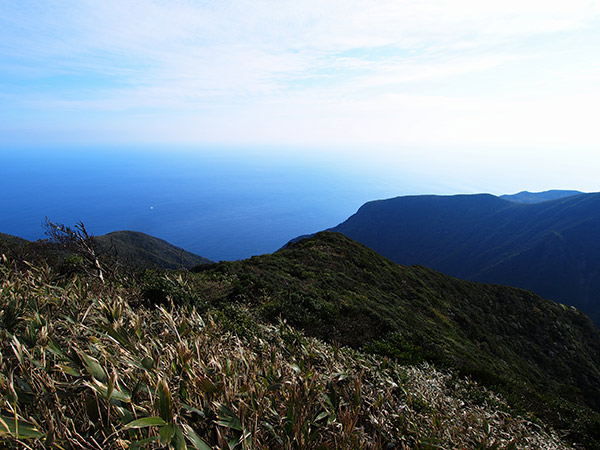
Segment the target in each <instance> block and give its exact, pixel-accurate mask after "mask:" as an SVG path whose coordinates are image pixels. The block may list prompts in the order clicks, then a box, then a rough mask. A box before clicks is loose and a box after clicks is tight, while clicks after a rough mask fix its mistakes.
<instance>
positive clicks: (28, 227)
mask: <svg viewBox="0 0 600 450" xmlns="http://www.w3.org/2000/svg"><path fill="white" fill-rule="evenodd" d="M408 184H409V183H408V181H407V180H406V179H403V178H402V177H400V176H398V177H393V176H392V177H388V178H387V179H385V180H384V179H383V178H382V177H378V176H374V175H373V174H368V173H366V172H364V171H362V170H360V169H359V168H350V167H348V166H344V165H343V164H335V163H334V162H330V163H319V164H316V163H315V162H312V161H309V160H308V159H305V160H303V159H302V158H296V159H285V158H272V157H268V156H262V157H261V156H256V155H254V154H251V152H250V153H244V152H243V151H239V152H234V151H228V152H217V151H212V152H211V151H207V150H202V151H201V150H198V151H195V152H194V151H190V150H187V151H179V150H169V149H152V150H143V149H110V150H105V149H85V150H77V149H72V150H57V149H44V150H37V151H36V150H19V151H10V152H9V151H4V152H3V153H2V164H1V167H0V190H1V192H2V197H1V200H0V232H3V233H8V234H13V235H16V236H20V237H23V238H25V239H30V240H35V239H40V238H44V237H45V236H44V229H43V227H42V225H43V222H44V220H45V217H48V218H49V219H50V220H52V221H54V222H59V223H64V224H66V225H74V224H75V223H77V222H79V221H82V222H83V223H84V224H85V225H86V227H87V229H88V230H89V231H90V232H91V233H93V234H95V235H101V234H105V233H108V232H111V231H116V230H135V231H141V232H144V233H147V234H150V235H152V236H156V237H159V238H161V239H164V240H166V241H168V242H170V243H171V244H174V245H177V246H179V247H182V248H184V249H186V250H188V251H191V252H193V253H196V254H199V255H201V256H204V257H206V258H209V259H211V260H214V261H220V260H236V259H243V258H248V257H250V256H252V255H258V254H263V253H270V252H273V251H275V250H277V249H279V248H281V247H282V246H284V245H285V244H286V243H287V242H288V241H289V240H290V239H293V238H294V237H297V236H299V235H303V234H309V233H314V232H317V231H320V230H323V229H326V228H329V227H332V226H335V225H337V224H338V223H340V222H341V221H343V220H345V219H346V218H347V217H349V216H350V215H351V214H353V213H354V212H355V211H356V210H357V209H358V208H359V207H360V206H361V205H362V204H363V203H365V202H366V201H369V200H374V199H377V198H386V197H391V196H395V195H401V194H404V193H406V192H408V190H410V189H409V187H408Z"/></svg>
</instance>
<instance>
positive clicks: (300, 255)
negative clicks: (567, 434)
mask: <svg viewBox="0 0 600 450" xmlns="http://www.w3.org/2000/svg"><path fill="white" fill-rule="evenodd" d="M199 280H204V283H212V284H211V285H212V286H213V288H214V286H215V284H214V283H221V284H219V285H220V286H221V289H216V288H214V289H213V292H215V294H214V296H213V297H212V300H211V301H212V302H213V304H223V303H224V302H226V303H227V304H230V302H232V301H233V302H236V303H242V304H245V305H250V306H252V307H253V308H254V310H255V311H256V312H257V313H258V314H259V315H260V316H262V317H265V318H267V319H270V320H276V319H277V318H278V317H283V318H285V319H286V320H287V321H288V323H290V324H291V325H293V326H296V327H300V328H302V329H303V330H305V332H306V333H308V334H309V335H312V336H317V337H319V338H322V339H326V340H328V341H329V342H334V343H338V344H342V345H349V346H353V347H357V348H363V349H366V350H368V351H370V352H375V353H380V354H384V355H389V356H394V357H397V358H398V359H399V360H400V361H403V362H406V363H418V362H420V361H430V362H433V363H435V364H436V365H438V366H440V367H448V368H454V369H458V370H459V371H460V372H461V373H463V374H469V375H471V376H473V377H474V378H475V379H477V380H479V381H481V382H483V383H485V384H487V385H488V386H493V387H494V388H496V389H498V390H500V391H501V392H503V393H504V394H505V395H507V396H508V397H509V398H510V399H511V401H513V406H519V407H521V408H524V409H528V410H531V411H533V412H535V414H537V415H539V416H540V417H544V418H545V419H548V420H551V421H552V423H554V424H555V425H558V426H560V427H562V428H564V429H568V428H571V427H575V428H577V430H576V432H575V433H574V436H578V437H579V438H581V437H582V436H588V437H589V436H590V434H594V433H596V434H594V436H595V438H597V439H600V436H598V435H597V433H598V428H595V427H596V426H597V425H598V424H600V422H599V421H598V414H597V412H594V411H600V333H599V331H598V330H597V328H596V327H595V326H594V324H593V323H592V322H591V321H590V319H589V318H588V317H586V316H585V315H584V314H582V313H581V312H579V311H577V310H576V309H574V308H571V307H567V306H564V305H560V304H557V303H554V302H551V301H547V300H543V299H541V298H540V297H538V296H536V295H534V294H532V293H530V292H526V291H523V290H520V289H516V288H506V287H500V286H493V285H485V284H479V283H473V282H467V281H461V280H457V279H454V278H450V277H448V276H445V275H442V274H440V273H437V272H435V271H432V270H429V269H426V268H424V267H407V266H398V265H396V264H394V263H392V262H391V261H390V260H388V259H386V258H384V257H382V256H380V255H379V254H377V253H375V252H374V251H372V250H370V249H368V248H366V247H364V246H363V245H361V244H358V243H356V242H353V241H351V240H350V239H348V238H346V237H345V236H342V235H340V234H337V233H329V232H324V233H319V234H317V235H315V236H314V237H312V238H310V239H306V240H302V241H299V242H297V243H293V244H290V245H289V246H288V247H287V248H285V249H283V250H280V251H279V252H277V253H275V254H272V255H264V256H260V257H253V258H251V259H249V260H245V261H240V262H235V263H231V262H229V263H221V264H219V265H217V266H215V267H213V268H210V269H208V270H206V269H205V270H202V271H201V273H200V278H199ZM217 280H218V281H217ZM225 285H226V286H229V288H227V289H224V288H223V286H225Z"/></svg>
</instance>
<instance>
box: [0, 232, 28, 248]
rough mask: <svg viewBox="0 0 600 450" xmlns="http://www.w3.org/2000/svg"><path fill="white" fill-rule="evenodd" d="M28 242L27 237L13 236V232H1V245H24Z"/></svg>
mask: <svg viewBox="0 0 600 450" xmlns="http://www.w3.org/2000/svg"><path fill="white" fill-rule="evenodd" d="M27 242H28V241H27V239H23V238H20V237H18V236H13V235H11V234H4V233H0V245H2V244H4V245H24V244H26V243H27Z"/></svg>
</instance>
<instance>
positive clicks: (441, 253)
mask: <svg viewBox="0 0 600 450" xmlns="http://www.w3.org/2000/svg"><path fill="white" fill-rule="evenodd" d="M332 231H337V232H340V233H343V234H345V235H346V236H348V237H350V238H351V239H354V240H357V241H359V242H361V243H363V244H365V245H367V246H368V247H370V248H372V249H374V250H376V251H377V252H379V253H381V254H382V255H384V256H386V257H388V258H390V259H391V260H393V261H395V262H398V263H400V264H420V265H424V266H426V267H431V268H433V269H435V270H439V271H440V272H443V273H447V274H449V275H452V276H455V277H459V278H463V279H468V280H473V281H483V282H489V283H498V284H503V285H510V286H517V287H521V288H524V289H528V290H532V291H534V292H536V293H537V294H539V295H541V296H542V297H545V298H549V299H552V300H555V301H560V302H562V303H566V304H569V305H574V306H576V307H578V308H579V309H581V310H582V311H584V312H586V313H587V314H588V315H590V317H592V318H593V319H594V320H596V323H600V289H599V288H600V194H581V195H575V196H569V197H564V198H560V199H557V200H549V201H544V202H540V203H534V204H522V203H516V202H513V201H509V200H505V199H502V198H498V197H494V196H492V195H458V196H410V197H397V198H393V199H389V200H380V201H374V202H369V203H366V204H365V205H363V206H362V207H361V208H360V209H359V210H358V212H357V213H356V214H354V215H353V216H352V217H350V218H349V219H348V220H346V221H345V222H343V223H341V224H340V225H338V226H336V227H334V228H332Z"/></svg>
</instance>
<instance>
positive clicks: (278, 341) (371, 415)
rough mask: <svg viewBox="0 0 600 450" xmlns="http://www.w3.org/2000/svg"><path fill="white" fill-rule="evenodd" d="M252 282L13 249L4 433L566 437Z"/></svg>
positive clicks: (463, 442)
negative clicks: (324, 332) (347, 335)
mask: <svg viewBox="0 0 600 450" xmlns="http://www.w3.org/2000/svg"><path fill="white" fill-rule="evenodd" d="M247 264H249V266H248V267H249V268H250V269H248V270H252V269H251V267H252V262H248V263H247ZM299 264H301V261H299ZM257 267H260V266H257ZM257 270H258V269H257ZM261 270H262V269H261ZM298 270H299V271H301V270H305V271H306V270H308V269H307V268H306V266H302V265H300V266H299V267H298ZM257 273H262V274H264V272H261V271H260V270H259V271H258V272H257ZM321 275H322V274H321ZM298 276H301V277H302V279H303V280H310V278H311V277H312V276H313V275H311V274H308V273H305V274H302V273H299V274H298ZM365 276H368V274H367V275H365ZM317 278H319V277H317ZM249 281H250V280H249V279H245V281H244V280H243V277H242V275H241V273H239V274H238V273H235V270H234V268H233V267H232V266H230V265H225V266H217V268H212V269H208V270H204V271H203V272H201V273H200V274H197V275H193V274H188V273H177V272H171V273H160V272H145V273H144V274H143V275H140V276H136V277H132V276H131V275H127V276H125V275H119V274H114V275H113V276H111V277H110V278H109V279H107V280H106V282H104V283H102V282H101V281H100V280H99V279H98V278H97V277H93V276H91V275H86V274H77V273H71V274H65V273H60V272H57V271H56V270H54V269H51V268H50V267H49V266H48V265H47V264H43V263H39V264H35V265H28V264H26V263H24V262H22V261H21V262H19V261H15V260H13V259H10V258H7V257H6V256H5V255H2V256H1V257H0V283H1V290H0V393H1V396H0V412H1V415H0V446H2V447H6V448H25V449H33V448H57V449H113V448H114V449H118V448H176V449H184V448H196V449H200V450H206V449H251V448H255V449H260V448H273V449H296V448H307V449H311V448H312V449H328V448H329V449H344V448H345V449H361V448H364V449H370V448H373V449H375V448H385V449H442V448H443V449H450V448H457V449H463V448H476V449H482V450H483V449H506V450H509V449H516V448H518V449H548V450H549V449H566V448H570V447H569V445H568V444H567V443H565V442H564V441H562V440H561V439H560V437H559V435H558V434H557V433H556V432H553V431H552V429H550V428H549V427H547V426H545V425H543V423H542V422H541V421H539V420H535V419H534V418H532V417H530V416H524V415H522V414H520V413H514V412H512V409H511V407H510V405H509V404H508V403H507V401H506V400H504V399H503V398H502V397H501V396H499V395H497V394H495V393H493V392H492V391H490V390H488V389H486V388H484V387H482V386H480V385H479V384H478V383H476V382H474V381H473V380H472V379H470V378H466V377H463V376H462V375H460V374H458V373H457V372H453V371H449V370H444V371H440V370H438V369H436V368H434V367H433V366H431V365H429V364H427V363H424V362H421V363H419V364H417V365H402V364H400V363H399V361H398V359H395V358H391V357H388V356H380V355H373V354H369V353H365V352H361V351H359V350H356V349H352V348H350V347H347V346H340V345H336V344H335V343H326V342H324V341H323V340H320V339H317V338H315V337H309V336H307V335H306V334H305V333H303V332H301V331H299V330H298V329H297V328H295V327H292V326H291V325H290V322H291V321H292V320H290V322H286V321H283V320H280V319H278V318H275V316H277V315H280V316H281V315H282V314H281V313H282V311H281V309H280V308H279V306H278V304H277V303H276V300H275V299H274V298H271V297H269V292H268V290H267V287H265V286H254V287H252V286H249V285H248V284H247V283H248V282H249ZM306 282H307V283H308V282H309V281H306ZM351 282H352V280H350V279H349V280H348V283H351ZM355 282H358V283H361V282H365V283H366V282H367V280H362V281H361V280H357V281H355ZM283 286H284V287H286V285H283ZM288 287H289V290H288V291H286V292H287V294H289V296H290V297H289V298H292V297H293V295H294V291H293V290H292V288H293V286H288ZM288 287H286V288H288ZM302 292H303V291H302V290H301V291H298V292H297V293H296V294H297V295H299V296H300V297H299V299H298V300H302ZM357 295H358V293H357ZM261 296H262V297H261ZM260 298H262V299H263V301H262V304H261V307H259V308H255V307H253V306H252V305H255V304H257V302H258V301H259V299H260ZM286 298H287V297H286ZM226 299H229V300H226ZM286 305H293V302H291V300H289V301H288V303H286ZM315 306H318V305H317V304H315ZM278 308H279V309H278ZM296 313H298V311H290V314H291V316H290V317H291V319H293V320H294V321H296V320H297V319H298V317H296V316H293V314H296ZM261 317H264V318H267V317H270V318H273V320H272V321H271V322H268V321H263V320H261ZM315 317H317V316H316V315H315ZM255 319H258V320H255ZM317 325H318V326H322V325H321V323H320V322H317ZM336 326H337V327H339V326H340V325H339V324H337V325H336ZM313 331H314V330H312V329H311V334H315V333H313ZM354 332H356V330H354ZM335 336H338V335H337V334H336V335H335ZM339 336H342V334H339ZM335 340H336V339H332V340H331V341H332V342H334V341H335ZM374 342H375V341H374ZM376 342H379V341H376ZM381 342H387V341H381ZM390 342H391V341H390ZM388 343H389V342H388ZM374 345H375V344H374ZM381 345H383V344H381ZM390 345H391V344H390ZM417 359H419V360H421V359H422V358H416V357H415V360H417Z"/></svg>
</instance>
